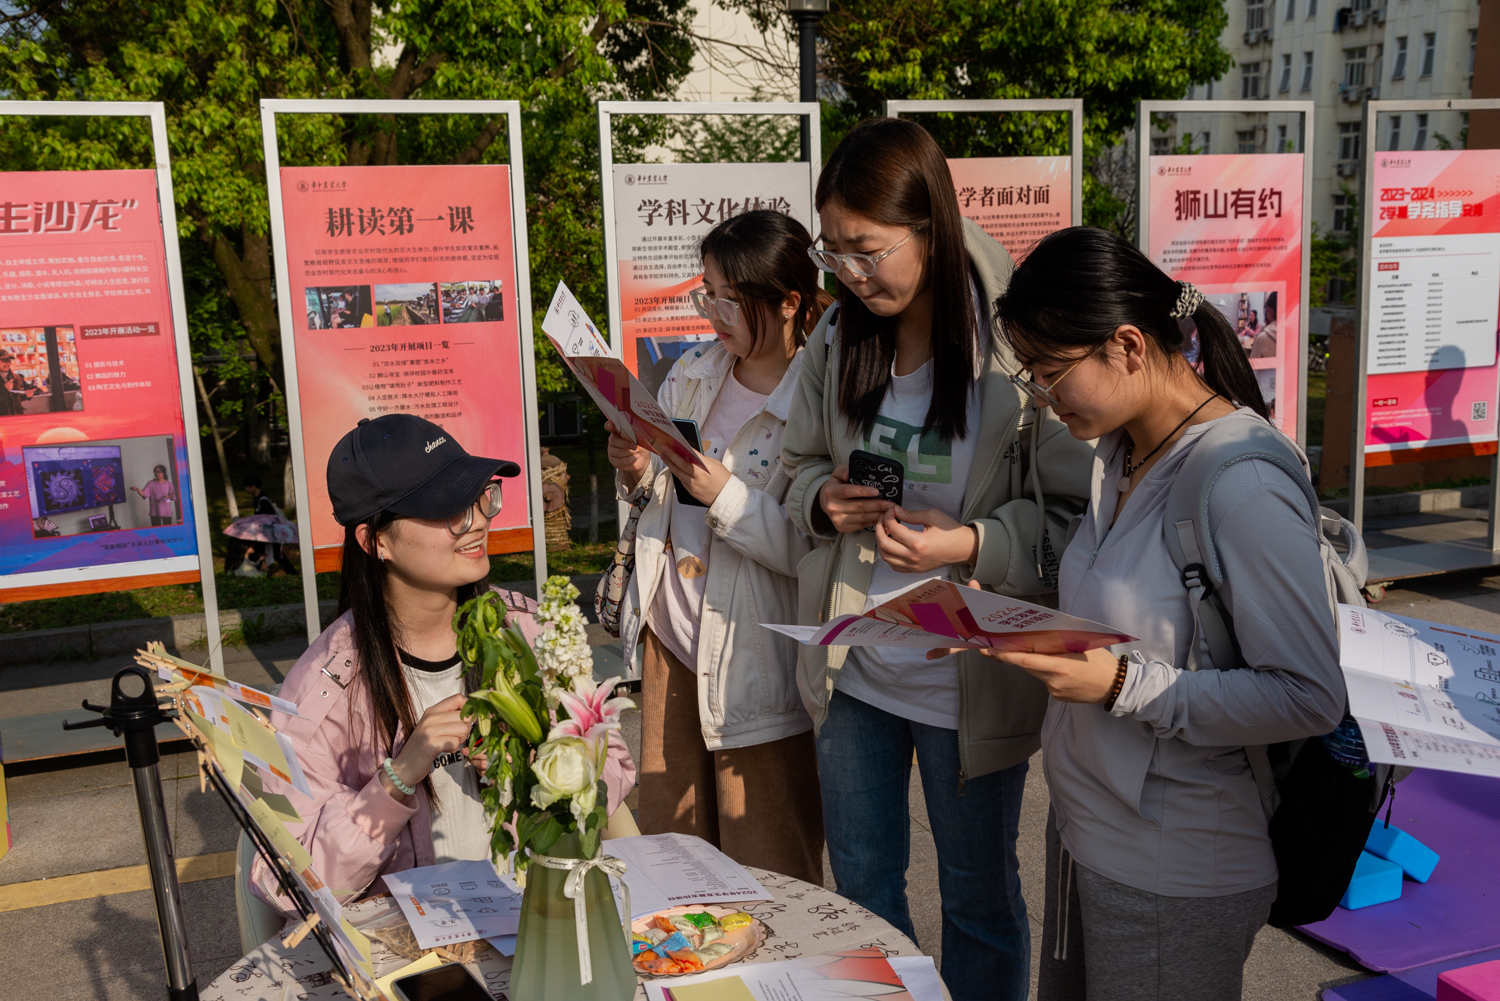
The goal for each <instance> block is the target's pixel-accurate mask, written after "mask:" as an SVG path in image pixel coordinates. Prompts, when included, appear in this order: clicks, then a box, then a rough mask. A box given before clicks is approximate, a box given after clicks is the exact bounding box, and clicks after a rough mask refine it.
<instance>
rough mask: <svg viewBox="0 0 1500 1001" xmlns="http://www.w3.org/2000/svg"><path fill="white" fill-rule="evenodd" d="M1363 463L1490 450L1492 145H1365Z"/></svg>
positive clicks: (1497, 271)
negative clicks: (1371, 150) (1368, 204)
mask: <svg viewBox="0 0 1500 1001" xmlns="http://www.w3.org/2000/svg"><path fill="white" fill-rule="evenodd" d="M1372 194H1373V195H1374V197H1373V199H1372V209H1373V214H1374V221H1373V222H1372V223H1371V226H1370V230H1371V231H1370V234H1369V237H1368V239H1369V240H1370V281H1369V288H1368V289H1366V290H1365V303H1364V305H1365V311H1366V317H1367V321H1368V322H1367V324H1366V335H1365V359H1366V364H1367V369H1366V372H1367V378H1368V381H1367V383H1366V396H1365V399H1366V403H1365V429H1364V433H1365V465H1366V466H1379V465H1389V464H1391V463H1397V462H1415V461H1420V460H1424V459H1442V458H1454V457H1458V456H1463V455H1488V454H1493V453H1494V451H1495V393H1496V388H1497V387H1496V366H1495V346H1496V335H1497V329H1500V150H1489V149H1481V150H1462V151H1461V150H1416V151H1410V152H1404V153H1381V154H1376V155H1375V183H1374V190H1373V192H1372Z"/></svg>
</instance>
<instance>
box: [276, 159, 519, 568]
mask: <svg viewBox="0 0 1500 1001" xmlns="http://www.w3.org/2000/svg"><path fill="white" fill-rule="evenodd" d="M281 191H282V196H281V197H282V210H283V213H284V216H285V221H286V255H287V271H288V275H289V277H290V286H291V287H290V288H289V289H288V292H289V294H290V295H291V296H292V297H293V302H294V306H293V310H292V313H293V323H292V328H293V329H292V336H293V340H294V342H295V346H296V353H297V398H298V400H299V401H300V403H301V409H302V444H303V450H304V453H305V458H306V463H307V488H308V495H309V497H310V508H311V510H310V511H309V512H308V514H307V515H306V516H305V517H304V519H303V525H304V530H307V528H308V527H310V529H311V531H312V540H313V545H314V546H316V547H326V546H342V545H343V540H344V530H343V529H342V528H341V527H339V525H338V523H337V522H335V521H334V520H333V508H332V505H331V504H330V503H329V500H328V479H327V473H326V470H327V467H328V456H329V454H330V453H331V452H332V451H333V446H334V445H335V444H337V442H338V440H339V439H340V438H342V437H343V436H344V435H345V434H346V433H348V431H349V430H350V429H351V428H353V427H354V426H355V425H356V424H357V423H358V422H359V420H360V419H361V418H364V417H369V418H375V417H379V416H381V415H383V414H392V413H412V414H416V415H417V416H419V417H424V418H426V419H427V420H430V421H432V422H433V423H435V424H438V425H440V426H441V427H443V428H445V429H447V430H450V431H451V432H452V433H453V436H454V439H455V440H456V441H458V442H459V443H460V444H461V445H463V447H464V448H465V449H466V450H467V451H468V452H469V453H470V454H473V455H484V456H489V457H491V458H496V459H509V460H511V461H513V462H517V463H520V465H521V466H522V468H523V469H524V468H526V467H527V455H526V430H525V429H526V425H527V423H528V422H530V421H534V420H535V419H536V415H535V414H531V413H528V412H527V407H526V397H525V394H524V393H523V391H522V383H521V357H522V356H521V335H520V321H519V316H518V309H517V303H516V292H515V289H516V281H515V278H516V261H515V240H514V234H513V232H512V222H511V202H510V168H509V167H507V166H504V165H499V166H489V165H483V166H424V167H283V168H282V170H281ZM531 472H534V471H531ZM528 482H530V481H529V478H521V477H518V478H517V479H515V480H509V481H507V482H506V484H505V505H504V508H503V510H502V511H501V513H500V516H499V517H498V518H496V519H495V521H494V523H493V525H492V528H493V529H494V531H492V532H491V534H490V551H491V552H519V551H523V550H530V549H531V542H532V539H531V532H530V530H529V526H530V524H531V516H530V508H529V505H530V497H529V493H528V490H527V487H526V484H527V483H528ZM507 530H508V531H507ZM319 563H320V566H321V565H323V563H324V561H322V560H320V561H319Z"/></svg>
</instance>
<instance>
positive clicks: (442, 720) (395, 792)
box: [377, 695, 473, 803]
mask: <svg viewBox="0 0 1500 1001" xmlns="http://www.w3.org/2000/svg"><path fill="white" fill-rule="evenodd" d="M467 699H468V696H467V695H450V696H448V697H447V698H446V699H444V700H443V701H441V702H439V703H437V704H435V705H433V706H431V707H430V708H429V709H428V710H427V711H426V712H425V713H423V714H422V718H421V719H419V720H418V721H417V725H416V727H415V728H414V729H413V730H412V734H411V736H410V737H408V738H406V743H405V744H404V745H402V748H401V753H400V754H398V755H396V757H395V759H394V760H393V761H392V762H391V767H392V768H394V769H395V770H396V774H397V775H398V776H400V778H401V781H402V782H405V783H406V784H407V785H408V786H409V787H411V788H413V789H415V788H416V786H417V784H418V783H419V782H421V781H422V780H423V779H425V778H426V777H427V776H428V774H430V773H431V772H432V759H433V758H436V757H437V756H438V755H440V754H447V753H448V752H449V751H457V750H459V749H460V748H462V747H463V746H464V744H465V743H466V742H467V741H468V739H469V730H470V729H471V728H472V727H473V724H472V723H470V722H469V721H468V720H466V719H463V718H462V717H461V716H460V715H459V712H460V710H462V709H463V706H464V702H465V701H467ZM377 774H378V775H379V776H380V784H381V785H383V786H384V787H385V791H386V792H387V793H388V794H390V797H391V798H392V799H394V800H395V801H396V802H398V803H405V802H406V801H407V800H408V799H410V797H409V796H406V795H404V794H403V793H402V792H401V791H400V790H399V789H397V788H396V785H395V783H394V782H392V781H391V777H390V776H389V775H387V774H385V769H384V768H382V769H381V770H380V771H379V772H377Z"/></svg>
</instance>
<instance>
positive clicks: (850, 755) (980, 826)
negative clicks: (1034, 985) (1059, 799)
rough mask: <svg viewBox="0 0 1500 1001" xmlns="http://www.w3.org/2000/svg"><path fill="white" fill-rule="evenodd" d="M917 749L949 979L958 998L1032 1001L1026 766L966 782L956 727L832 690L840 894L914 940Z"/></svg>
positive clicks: (822, 752) (829, 757)
mask: <svg viewBox="0 0 1500 1001" xmlns="http://www.w3.org/2000/svg"><path fill="white" fill-rule="evenodd" d="M914 749H915V751H916V756H917V767H918V768H920V769H921V775H922V792H923V795H924V796H925V798H926V800H927V818H928V821H929V823H930V824H931V826H932V836H933V840H934V841H935V842H936V843H937V856H938V889H939V891H940V892H941V894H942V901H943V968H942V974H943V981H944V982H945V983H946V984H947V985H948V991H949V993H950V994H952V995H953V1001H980V999H983V1001H1012V999H1014V1001H1025V998H1026V994H1027V991H1028V989H1029V988H1030V982H1031V927H1030V925H1028V924H1027V921H1026V901H1025V900H1024V899H1023V898H1022V896H1021V876H1020V864H1019V862H1018V861H1017V859H1016V832H1017V828H1018V826H1019V822H1020V815H1021V791H1022V789H1023V788H1024V786H1025V784H1026V769H1027V762H1024V761H1023V762H1021V763H1020V764H1019V765H1014V766H1012V767H1010V768H1007V769H1004V770H1003V771H999V772H992V773H990V774H989V775H983V776H980V777H979V778H971V779H969V780H968V783H967V787H966V788H965V789H964V791H963V793H962V794H960V792H959V788H958V776H959V771H960V768H959V756H958V731H957V730H948V729H945V728H943V727H936V726H928V725H926V724H924V723H914V722H912V721H911V720H906V719H902V718H901V717H900V716H894V715H892V714H891V713H888V712H885V711H884V710H882V709H877V708H875V707H874V706H872V705H869V704H868V703H865V702H861V701H859V700H858V699H856V698H853V697H851V696H848V695H845V694H844V693H843V692H838V691H835V692H834V693H833V700H832V701H831V702H830V703H829V707H828V719H827V721H826V722H824V724H823V729H822V732H821V733H819V734H818V776H819V779H820V780H821V782H822V785H823V829H824V832H825V834H826V835H827V838H828V855H829V860H830V861H831V862H832V863H833V877H834V880H835V881H836V884H837V887H838V892H839V893H840V894H842V895H843V896H845V897H848V898H849V899H850V900H853V901H854V902H855V903H857V904H860V905H861V906H863V907H865V908H867V909H869V910H870V911H873V912H874V913H875V914H877V915H879V916H880V917H882V918H884V919H885V920H886V921H889V922H890V923H891V924H893V925H895V926H896V928H898V929H899V930H900V931H902V932H904V933H905V934H906V935H908V936H910V937H911V938H912V940H913V941H915V940H916V934H915V932H914V930H913V928H912V923H911V912H910V911H909V910H908V908H907V902H906V868H907V865H908V863H909V861H910V856H911V820H910V817H909V815H908V812H907V790H908V788H909V787H910V783H911V759H912V751H913V750H914Z"/></svg>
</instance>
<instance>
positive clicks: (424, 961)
mask: <svg viewBox="0 0 1500 1001" xmlns="http://www.w3.org/2000/svg"><path fill="white" fill-rule="evenodd" d="M442 965H443V960H442V959H441V958H439V956H438V954H437V953H435V952H429V953H428V954H427V955H425V956H423V957H422V958H421V959H419V960H417V961H416V962H415V963H411V964H409V965H407V966H403V967H401V969H399V970H397V971H396V972H395V973H390V974H387V975H386V976H383V977H381V978H380V979H379V980H377V981H375V986H376V987H379V988H380V993H382V994H384V995H385V996H386V997H388V998H390V999H391V1001H396V989H395V987H394V986H393V985H394V984H395V983H396V981H398V980H400V979H401V978H402V977H409V976H411V975H412V974H413V973H423V972H425V971H427V970H434V969H437V968H438V967H439V966H442Z"/></svg>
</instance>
